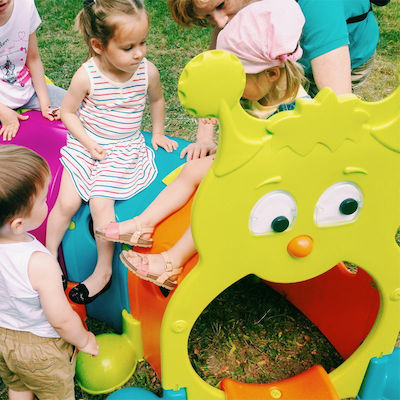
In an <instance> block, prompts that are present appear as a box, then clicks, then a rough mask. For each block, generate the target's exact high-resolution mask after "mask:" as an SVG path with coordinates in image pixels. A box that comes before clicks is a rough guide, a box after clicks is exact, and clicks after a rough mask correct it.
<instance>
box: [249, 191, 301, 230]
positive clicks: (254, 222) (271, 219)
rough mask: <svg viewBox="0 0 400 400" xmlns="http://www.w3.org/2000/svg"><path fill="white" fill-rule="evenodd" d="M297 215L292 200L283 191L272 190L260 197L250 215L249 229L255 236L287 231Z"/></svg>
mask: <svg viewBox="0 0 400 400" xmlns="http://www.w3.org/2000/svg"><path fill="white" fill-rule="evenodd" d="M296 215H297V206H296V202H295V200H294V198H293V197H292V196H291V195H290V194H289V193H288V192H285V191H284V190H274V191H272V192H269V193H267V194H265V195H264V196H262V197H261V198H260V199H259V200H258V201H257V203H256V204H255V205H254V207H253V209H252V210H251V213H250V218H249V229H250V231H251V232H252V233H254V234H256V235H265V234H272V233H274V232H275V233H279V232H284V231H286V230H288V229H289V228H290V227H291V226H292V225H293V222H294V220H295V219H296Z"/></svg>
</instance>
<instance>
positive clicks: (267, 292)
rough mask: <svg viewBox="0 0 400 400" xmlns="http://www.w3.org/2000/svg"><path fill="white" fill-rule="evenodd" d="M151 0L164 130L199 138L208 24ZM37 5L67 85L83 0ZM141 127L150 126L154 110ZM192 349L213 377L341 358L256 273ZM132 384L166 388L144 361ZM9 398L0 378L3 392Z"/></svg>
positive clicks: (247, 375) (329, 364)
mask: <svg viewBox="0 0 400 400" xmlns="http://www.w3.org/2000/svg"><path fill="white" fill-rule="evenodd" d="M277 1H279V0H277ZM145 4H146V8H147V10H148V12H149V14H150V19H151V27H150V33H149V37H148V59H149V60H151V61H152V62H153V63H154V64H155V65H156V66H157V67H158V68H159V70H160V74H161V80H162V83H163V87H164V95H165V99H166V102H167V113H166V115H167V118H166V130H167V132H168V134H170V135H173V136H179V137H182V138H185V139H188V140H194V139H195V130H196V121H195V119H194V118H193V117H191V116H190V115H189V114H187V113H186V112H185V110H184V109H183V108H182V106H181V105H180V103H179V100H178V98H177V95H176V86H177V81H178V78H179V75H180V73H181V71H182V68H183V67H184V65H185V64H186V63H187V62H188V61H189V60H190V59H191V58H192V57H193V56H195V55H197V54H198V53H200V52H201V51H203V50H205V49H207V47H208V38H209V30H208V29H204V28H203V29H202V28H193V29H190V30H188V29H183V28H180V27H179V26H177V25H176V24H175V23H174V22H173V21H172V19H171V18H170V16H169V12H168V9H167V6H166V0H146V1H145ZM36 5H37V8H38V10H39V13H40V15H41V17H42V19H43V23H42V25H41V27H40V28H39V30H38V32H37V33H38V40H39V47H40V50H41V56H42V60H43V64H44V66H45V70H46V74H47V75H48V76H49V77H50V78H51V79H52V80H53V81H54V82H55V84H57V85H59V86H61V87H64V88H67V87H68V85H69V81H70V79H71V77H72V75H73V73H74V72H75V71H76V69H77V68H78V66H79V65H80V64H81V63H82V62H83V61H84V60H85V58H86V53H87V51H86V46H85V44H84V42H83V40H82V39H81V38H80V37H79V35H78V34H77V33H76V32H75V31H74V29H73V21H74V18H75V16H76V14H77V13H78V11H79V9H80V8H81V6H82V0H36ZM374 9H375V10H376V15H377V17H378V21H379V25H380V29H381V40H380V43H379V46H378V50H377V60H376V66H375V68H374V71H373V73H372V75H371V77H370V79H369V81H368V83H367V84H366V85H365V87H363V89H362V90H361V92H360V96H362V98H364V99H366V100H368V101H376V100H379V99H381V98H383V97H385V96H387V95H388V94H389V93H390V92H391V91H392V90H393V89H394V88H395V86H396V85H397V67H398V64H399V63H400V0H392V2H391V3H390V5H389V6H387V7H383V8H378V7H375V8H374ZM143 128H144V129H145V130H151V125H150V120H149V113H147V115H146V117H145V120H144V126H143ZM88 325H89V327H90V329H92V330H93V331H94V332H95V333H102V332H104V331H105V330H108V331H111V329H110V328H108V327H106V326H105V325H104V324H103V323H100V322H98V321H95V320H93V319H89V322H88ZM344 329H345V327H344ZM189 353H190V356H191V360H192V364H193V366H194V368H195V369H196V371H197V372H198V373H199V375H200V376H201V377H202V378H203V379H205V380H206V381H207V382H209V383H210V384H211V385H217V384H218V382H219V381H220V380H221V379H222V378H223V377H226V376H229V377H231V378H234V379H238V380H241V381H245V382H266V381H276V380H280V379H283V378H285V377H288V376H292V375H295V374H297V373H299V372H301V371H303V370H305V369H307V368H309V367H310V366H312V365H314V364H316V363H319V364H321V365H323V366H324V367H325V369H326V370H327V371H328V372H329V371H331V370H332V369H334V368H336V367H337V366H338V365H339V364H340V363H341V362H342V359H341V357H340V356H339V354H338V353H337V352H336V351H335V349H334V348H333V347H332V346H331V345H330V343H329V342H328V341H327V340H326V339H325V338H324V336H323V335H322V334H321V333H320V332H319V331H318V329H317V328H316V327H315V326H314V325H313V324H311V323H310V322H309V321H308V320H307V318H306V317H304V315H303V314H301V313H300V312H299V311H298V310H297V309H295V308H294V307H293V306H292V305H291V304H289V303H288V302H286V301H285V300H284V299H283V298H281V297H280V296H279V295H277V294H276V293H275V292H274V291H272V290H271V289H269V288H268V287H267V286H266V285H264V284H263V283H262V282H260V281H259V280H257V279H255V278H254V277H251V276H250V277H247V278H246V279H244V280H242V281H240V282H238V283H236V284H235V285H233V286H232V287H230V288H228V289H227V290H226V291H225V292H224V293H222V294H221V295H220V296H218V298H217V299H216V300H215V301H214V302H213V303H211V304H210V305H209V306H208V307H207V308H206V310H205V311H204V312H203V314H202V315H201V317H200V318H199V320H198V321H197V323H196V325H195V327H194V328H193V331H192V334H191V338H190V341H189ZM126 386H140V387H144V388H146V389H149V390H151V391H153V392H155V393H157V394H160V393H161V386H160V382H159V381H158V378H157V376H156V375H155V373H154V372H153V370H152V369H151V368H150V367H149V366H148V364H146V363H141V364H140V365H139V366H138V369H137V372H136V374H135V375H134V376H133V377H132V378H131V379H130V380H129V382H128V383H127V385H126ZM6 398H7V395H6V389H5V387H4V385H3V384H2V382H1V381H0V399H6ZM76 398H77V399H81V398H82V399H83V398H84V399H104V398H106V396H91V395H88V394H86V393H84V392H82V391H81V390H80V389H79V388H78V387H77V389H76ZM205 400H206V399H205Z"/></svg>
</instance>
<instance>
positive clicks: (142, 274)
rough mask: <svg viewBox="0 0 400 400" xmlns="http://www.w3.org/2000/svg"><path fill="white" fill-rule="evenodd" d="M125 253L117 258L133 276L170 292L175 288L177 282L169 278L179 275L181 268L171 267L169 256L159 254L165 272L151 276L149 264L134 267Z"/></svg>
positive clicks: (164, 253) (163, 253)
mask: <svg viewBox="0 0 400 400" xmlns="http://www.w3.org/2000/svg"><path fill="white" fill-rule="evenodd" d="M127 253H128V252H127V251H125V250H124V251H123V252H122V253H121V254H120V255H119V258H120V259H121V261H122V263H123V264H124V265H125V267H126V268H128V269H129V270H130V271H132V272H133V273H134V274H135V275H137V276H138V277H139V278H142V279H144V280H146V281H149V282H153V283H155V284H156V285H158V286H162V287H164V288H166V289H168V290H172V289H174V288H175V286H176V284H177V282H176V281H171V279H170V278H171V276H174V275H179V274H180V273H181V272H182V267H179V268H175V267H174V266H173V265H172V261H171V258H170V257H169V254H168V253H167V252H166V251H164V252H162V253H160V255H161V256H162V258H163V260H164V264H165V270H164V272H163V273H161V274H160V275H156V274H152V273H149V264H148V263H147V264H143V263H140V264H139V265H134V264H133V263H132V262H131V261H129V260H128V258H127V257H126V254H127ZM137 254H139V253H137ZM140 255H141V256H143V257H146V255H145V254H140Z"/></svg>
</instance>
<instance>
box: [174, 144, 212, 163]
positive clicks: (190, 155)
mask: <svg viewBox="0 0 400 400" xmlns="http://www.w3.org/2000/svg"><path fill="white" fill-rule="evenodd" d="M216 151H217V145H216V144H215V143H214V142H213V141H210V142H202V141H201V142H195V143H190V144H189V145H188V146H186V147H185V148H184V149H183V150H182V152H181V155H180V157H181V158H183V157H185V155H186V154H187V158H186V160H187V161H190V160H195V159H197V158H203V157H207V156H208V155H210V154H214V153H215V152H216Z"/></svg>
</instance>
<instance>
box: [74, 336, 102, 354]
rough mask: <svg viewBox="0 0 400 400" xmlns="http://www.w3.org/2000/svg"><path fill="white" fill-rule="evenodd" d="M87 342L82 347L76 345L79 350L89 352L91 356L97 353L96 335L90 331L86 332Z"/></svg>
mask: <svg viewBox="0 0 400 400" xmlns="http://www.w3.org/2000/svg"><path fill="white" fill-rule="evenodd" d="M88 337H89V339H88V342H87V343H86V346H84V347H78V350H79V351H83V352H84V353H87V354H91V355H92V356H97V355H98V354H99V345H98V344H97V340H96V336H94V335H93V333H92V332H88Z"/></svg>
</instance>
